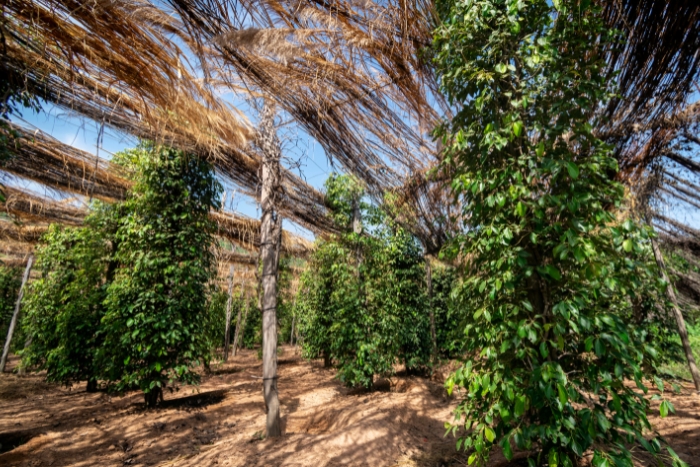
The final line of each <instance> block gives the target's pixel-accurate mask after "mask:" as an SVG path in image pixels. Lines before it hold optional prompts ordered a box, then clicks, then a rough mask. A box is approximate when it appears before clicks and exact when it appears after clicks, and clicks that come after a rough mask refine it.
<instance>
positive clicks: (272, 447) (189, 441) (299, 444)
mask: <svg viewBox="0 0 700 467" xmlns="http://www.w3.org/2000/svg"><path fill="white" fill-rule="evenodd" d="M10 368H11V367H10ZM212 370H213V371H212V374H211V375H208V376H205V377H203V380H202V384H201V386H199V387H198V388H192V387H184V388H182V389H180V391H178V392H175V393H172V394H171V393H166V394H165V402H164V403H163V404H162V406H161V407H159V408H157V409H154V410H145V409H144V406H143V396H142V395H141V394H140V393H137V392H134V393H129V394H127V395H125V396H124V397H110V396H109V395H107V394H105V393H86V392H85V388H84V386H81V387H74V388H72V389H66V388H62V387H59V386H55V385H49V384H46V383H43V382H42V377H41V375H27V376H17V375H14V374H8V373H5V374H3V375H1V376H0V443H2V444H3V445H4V446H0V452H3V451H6V450H7V449H9V448H10V447H12V446H15V445H18V446H17V447H16V448H14V449H12V450H9V451H7V452H4V453H3V454H0V466H3V467H10V466H17V467H20V466H22V467H24V466H32V467H39V466H53V467H59V466H69V465H70V466H86V467H87V466H90V467H92V466H122V465H157V466H313V467H323V466H337V465H347V466H365V465H366V466H416V465H421V466H423V465H424V466H450V465H466V458H465V456H464V455H462V454H457V453H456V452H455V451H454V446H455V441H454V439H452V438H444V437H443V435H444V432H445V430H444V422H445V421H447V420H450V419H451V413H450V412H451V410H452V409H453V408H454V406H455V404H456V403H457V401H456V400H453V399H450V398H448V397H447V396H446V394H445V392H444V389H443V388H442V384H441V382H440V381H435V380H429V379H427V378H420V377H415V376H404V377H401V376H397V377H395V378H392V379H391V380H390V381H383V383H385V384H384V387H381V388H380V390H377V391H374V392H371V393H366V392H357V391H351V390H348V389H346V388H345V387H343V385H342V384H341V383H340V382H339V381H337V380H336V379H334V376H335V373H334V371H333V370H330V369H326V368H322V367H321V366H320V364H316V363H315V362H314V363H308V362H305V361H303V360H301V359H299V358H298V357H297V356H296V355H295V354H294V351H293V350H292V349H290V348H285V349H284V353H283V354H282V355H281V356H280V359H279V375H280V376H279V393H280V401H281V405H282V417H283V429H284V433H285V434H284V436H283V437H282V438H280V439H275V440H267V439H263V436H262V433H264V426H265V425H264V423H265V416H264V411H265V408H264V404H263V400H262V384H261V381H260V375H261V363H260V361H259V360H258V359H257V358H256V356H255V352H252V351H243V352H242V354H239V355H238V356H237V357H234V358H231V359H230V361H229V363H227V364H225V365H219V366H217V365H213V366H212ZM380 386H381V385H380ZM690 389H691V386H690V385H686V386H685V387H684V389H683V391H682V393H681V394H680V395H671V396H670V400H671V401H672V402H673V404H674V406H675V407H676V414H675V415H669V417H668V418H666V419H663V420H662V419H660V418H659V417H658V416H655V415H652V416H651V420H652V423H653V424H654V425H655V427H656V428H657V429H658V430H659V431H660V433H661V434H662V435H663V436H665V437H666V439H667V440H668V441H669V443H670V444H671V445H672V446H673V447H674V449H675V450H676V451H677V452H678V453H679V454H680V455H681V457H682V458H683V459H684V460H686V461H687V462H688V463H689V464H690V465H691V466H692V465H697V466H700V462H698V461H696V459H700V397H699V396H695V395H692V393H691V391H690ZM651 394H652V392H651V391H650V395H651ZM667 395H669V393H667ZM655 413H658V411H657V412H655ZM490 464H492V465H494V466H495V465H503V464H504V459H503V458H502V457H500V455H499V454H495V455H494V456H493V458H492V461H491V463H490ZM646 464H647V461H645V460H644V459H643V457H640V462H639V465H640V466H642V465H646Z"/></svg>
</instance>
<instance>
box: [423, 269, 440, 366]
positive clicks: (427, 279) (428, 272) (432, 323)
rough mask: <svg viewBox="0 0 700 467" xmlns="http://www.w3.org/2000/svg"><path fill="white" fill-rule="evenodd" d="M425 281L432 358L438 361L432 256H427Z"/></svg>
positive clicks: (434, 361) (433, 360)
mask: <svg viewBox="0 0 700 467" xmlns="http://www.w3.org/2000/svg"><path fill="white" fill-rule="evenodd" d="M425 282H426V285H427V286H428V315H429V316H430V340H431V341H432V344H433V351H432V355H431V360H432V362H433V364H434V363H436V362H437V357H438V349H437V335H436V333H435V311H434V310H433V267H432V266H431V264H430V258H429V257H428V256H426V257H425Z"/></svg>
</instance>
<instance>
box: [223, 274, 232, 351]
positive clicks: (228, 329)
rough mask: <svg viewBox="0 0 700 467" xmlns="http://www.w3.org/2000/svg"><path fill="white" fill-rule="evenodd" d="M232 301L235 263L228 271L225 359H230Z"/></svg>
mask: <svg viewBox="0 0 700 467" xmlns="http://www.w3.org/2000/svg"><path fill="white" fill-rule="evenodd" d="M231 302H233V264H232V265H231V266H229V272H228V301H227V302H226V333H225V336H224V361H225V362H226V361H228V341H229V337H230V335H231Z"/></svg>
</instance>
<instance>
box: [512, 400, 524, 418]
mask: <svg viewBox="0 0 700 467" xmlns="http://www.w3.org/2000/svg"><path fill="white" fill-rule="evenodd" d="M525 400H526V399H525V396H516V397H515V416H516V417H521V416H522V415H523V414H524V413H525Z"/></svg>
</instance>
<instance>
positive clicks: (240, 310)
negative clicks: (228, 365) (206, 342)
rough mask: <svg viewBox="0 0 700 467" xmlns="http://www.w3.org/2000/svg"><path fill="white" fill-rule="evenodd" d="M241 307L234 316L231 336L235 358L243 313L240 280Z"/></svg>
mask: <svg viewBox="0 0 700 467" xmlns="http://www.w3.org/2000/svg"><path fill="white" fill-rule="evenodd" d="M239 301H240V302H241V306H239V307H238V315H237V316H236V332H235V333H234V334H233V356H234V357H235V356H236V352H237V351H238V339H239V338H240V336H241V312H242V311H243V280H241V295H240V297H239Z"/></svg>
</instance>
